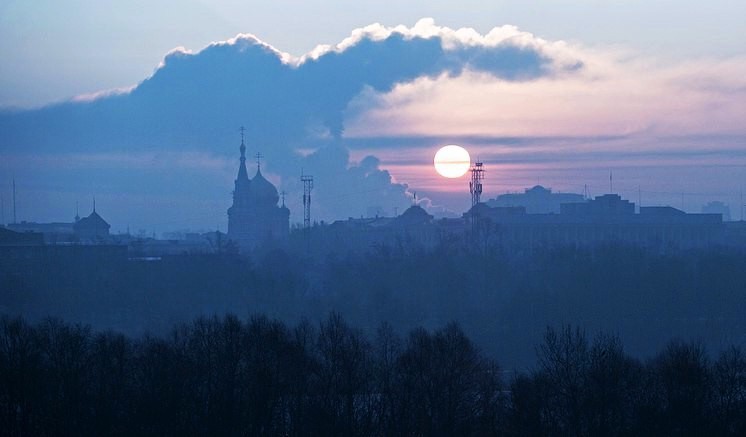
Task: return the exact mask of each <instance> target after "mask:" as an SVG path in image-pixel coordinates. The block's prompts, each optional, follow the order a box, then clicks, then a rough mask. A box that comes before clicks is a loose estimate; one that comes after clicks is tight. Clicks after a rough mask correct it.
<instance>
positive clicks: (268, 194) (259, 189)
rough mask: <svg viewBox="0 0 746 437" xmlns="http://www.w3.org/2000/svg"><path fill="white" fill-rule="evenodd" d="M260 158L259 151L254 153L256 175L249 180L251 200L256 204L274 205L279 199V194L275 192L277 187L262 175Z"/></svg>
mask: <svg viewBox="0 0 746 437" xmlns="http://www.w3.org/2000/svg"><path fill="white" fill-rule="evenodd" d="M261 158H262V155H261V153H257V154H256V175H255V176H254V178H253V179H252V180H251V188H250V193H251V197H252V200H253V201H254V202H256V204H257V205H267V206H269V205H271V206H276V205H277V201H278V200H280V196H279V195H278V193H277V188H276V187H275V186H274V184H272V182H270V181H268V180H267V179H266V178H265V177H264V175H262V168H261V162H260V159H261Z"/></svg>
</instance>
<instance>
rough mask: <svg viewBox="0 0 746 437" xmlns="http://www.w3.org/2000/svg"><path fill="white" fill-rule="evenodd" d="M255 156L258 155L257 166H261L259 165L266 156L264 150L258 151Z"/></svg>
mask: <svg viewBox="0 0 746 437" xmlns="http://www.w3.org/2000/svg"><path fill="white" fill-rule="evenodd" d="M254 156H256V168H259V166H260V165H261V163H262V162H261V161H262V158H264V155H262V152H256V155H254Z"/></svg>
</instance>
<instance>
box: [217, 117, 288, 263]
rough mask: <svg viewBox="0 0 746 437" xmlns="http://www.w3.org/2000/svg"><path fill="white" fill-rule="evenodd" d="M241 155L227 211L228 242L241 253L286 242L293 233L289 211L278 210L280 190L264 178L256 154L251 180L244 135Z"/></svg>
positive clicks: (279, 208)
mask: <svg viewBox="0 0 746 437" xmlns="http://www.w3.org/2000/svg"><path fill="white" fill-rule="evenodd" d="M239 150H240V151H241V158H240V164H239V167H238V176H237V177H236V181H235V187H234V190H233V205H232V206H231V207H230V208H228V238H229V239H230V240H231V241H233V242H234V243H236V244H237V245H238V248H239V250H240V251H242V252H247V251H250V250H252V249H254V248H256V247H258V246H261V245H264V244H277V243H282V242H284V241H286V240H287V237H288V234H289V231H290V210H289V209H288V208H287V207H286V206H285V199H284V198H283V202H282V206H278V205H277V204H278V201H279V196H278V194H277V188H275V186H274V185H272V183H271V182H270V181H268V180H267V179H266V178H265V177H264V176H263V175H262V170H261V162H260V161H259V159H260V158H261V155H260V154H258V153H257V162H256V175H254V177H253V178H252V179H249V175H248V172H247V171H246V145H245V144H244V136H243V129H242V131H241V147H240V148H239Z"/></svg>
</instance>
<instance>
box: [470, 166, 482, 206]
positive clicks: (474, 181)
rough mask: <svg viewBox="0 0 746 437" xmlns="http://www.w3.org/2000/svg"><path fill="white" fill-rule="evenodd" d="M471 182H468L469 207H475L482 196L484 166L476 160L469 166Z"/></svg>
mask: <svg viewBox="0 0 746 437" xmlns="http://www.w3.org/2000/svg"><path fill="white" fill-rule="evenodd" d="M470 171H471V182H469V192H470V193H471V207H472V208H473V207H475V206H476V205H477V204H478V203H479V199H480V198H481V197H482V181H483V180H484V167H483V165H482V163H481V162H479V161H477V162H475V163H474V166H472V168H471V170H470Z"/></svg>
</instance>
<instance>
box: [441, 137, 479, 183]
mask: <svg viewBox="0 0 746 437" xmlns="http://www.w3.org/2000/svg"><path fill="white" fill-rule="evenodd" d="M433 163H434V164H435V171H437V172H438V173H439V174H440V175H441V176H445V177H447V178H458V177H461V176H463V175H464V173H466V172H467V171H469V166H470V165H471V157H470V156H469V152H467V151H466V149H464V148H463V147H461V146H456V145H453V144H451V145H448V146H443V147H441V148H440V150H438V153H436V154H435V159H433Z"/></svg>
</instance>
